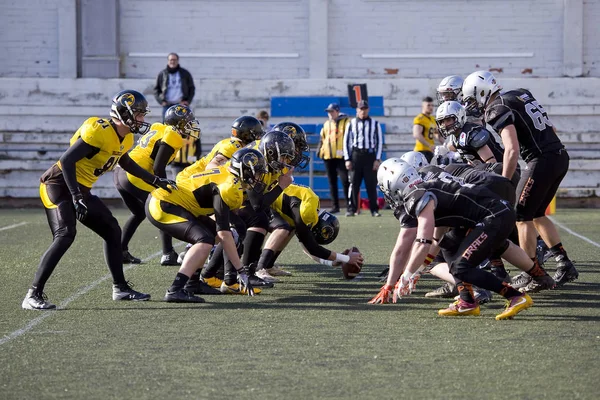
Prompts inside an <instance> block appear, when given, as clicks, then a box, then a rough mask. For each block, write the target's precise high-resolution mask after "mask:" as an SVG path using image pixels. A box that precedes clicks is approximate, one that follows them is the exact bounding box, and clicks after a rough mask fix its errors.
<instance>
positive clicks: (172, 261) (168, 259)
mask: <svg viewBox="0 0 600 400" xmlns="http://www.w3.org/2000/svg"><path fill="white" fill-rule="evenodd" d="M177 258H178V256H177V253H176V252H175V250H171V251H170V252H168V253H167V254H163V255H162V257H161V258H160V265H165V266H171V265H172V266H174V265H181V264H180V263H178V262H177Z"/></svg>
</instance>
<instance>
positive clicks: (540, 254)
mask: <svg viewBox="0 0 600 400" xmlns="http://www.w3.org/2000/svg"><path fill="white" fill-rule="evenodd" d="M535 254H536V257H537V259H538V262H539V263H540V265H543V264H544V263H545V262H546V261H548V259H549V258H550V257H552V252H551V251H550V249H549V248H548V246H546V242H544V241H543V240H542V239H538V241H537V246H536V248H535Z"/></svg>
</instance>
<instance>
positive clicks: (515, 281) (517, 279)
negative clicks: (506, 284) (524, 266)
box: [510, 272, 532, 290]
mask: <svg viewBox="0 0 600 400" xmlns="http://www.w3.org/2000/svg"><path fill="white" fill-rule="evenodd" d="M531 280H532V278H531V275H529V274H528V273H527V272H521V273H520V274H519V275H515V276H513V278H512V280H511V283H510V285H511V286H512V287H513V288H515V289H517V290H521V289H523V288H524V287H526V286H527V285H529V283H530V282H531Z"/></svg>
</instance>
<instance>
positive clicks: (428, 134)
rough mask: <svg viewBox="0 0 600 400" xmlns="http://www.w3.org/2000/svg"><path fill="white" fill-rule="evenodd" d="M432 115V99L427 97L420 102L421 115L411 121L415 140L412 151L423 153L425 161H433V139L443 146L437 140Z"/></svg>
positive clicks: (437, 136)
mask: <svg viewBox="0 0 600 400" xmlns="http://www.w3.org/2000/svg"><path fill="white" fill-rule="evenodd" d="M432 114H433V99H432V98H431V97H429V96H427V97H425V98H424V99H423V101H422V102H421V113H420V114H419V115H417V116H416V117H415V119H414V120H413V128H412V134H413V137H414V138H415V140H416V141H417V142H416V143H415V148H414V151H418V152H419V153H423V155H424V156H425V157H426V158H427V161H429V162H431V160H432V159H433V151H434V150H435V138H437V140H438V142H440V144H443V142H442V141H440V139H439V135H438V132H437V125H436V124H435V116H434V115H432Z"/></svg>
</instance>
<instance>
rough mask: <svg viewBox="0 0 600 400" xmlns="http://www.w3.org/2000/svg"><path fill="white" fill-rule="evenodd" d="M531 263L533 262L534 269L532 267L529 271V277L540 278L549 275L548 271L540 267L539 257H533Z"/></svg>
mask: <svg viewBox="0 0 600 400" xmlns="http://www.w3.org/2000/svg"><path fill="white" fill-rule="evenodd" d="M531 261H533V267H531V269H529V271H527V274H529V276H533V277H540V276H546V275H548V273H547V272H546V270H545V269H544V268H542V266H541V265H540V263H539V261H538V259H537V257H533V258H532V259H531Z"/></svg>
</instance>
